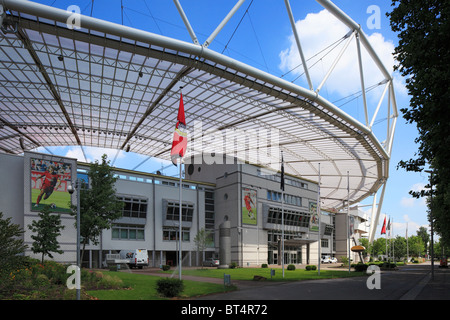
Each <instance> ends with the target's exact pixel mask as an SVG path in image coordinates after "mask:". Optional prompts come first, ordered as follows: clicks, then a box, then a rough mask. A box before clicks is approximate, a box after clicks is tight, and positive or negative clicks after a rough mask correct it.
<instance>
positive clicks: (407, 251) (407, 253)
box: [406, 222, 409, 263]
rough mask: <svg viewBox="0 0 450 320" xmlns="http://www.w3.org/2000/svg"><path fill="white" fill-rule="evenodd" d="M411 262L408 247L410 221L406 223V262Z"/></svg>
mask: <svg viewBox="0 0 450 320" xmlns="http://www.w3.org/2000/svg"><path fill="white" fill-rule="evenodd" d="M408 262H409V247H408V222H407V223H406V263H408Z"/></svg>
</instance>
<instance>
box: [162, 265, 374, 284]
mask: <svg viewBox="0 0 450 320" xmlns="http://www.w3.org/2000/svg"><path fill="white" fill-rule="evenodd" d="M274 270H275V275H274V276H273V277H272V279H271V277H270V269H269V268H236V269H216V268H207V269H184V270H183V274H185V275H192V276H202V277H211V278H223V275H224V274H229V275H230V277H231V282H233V280H253V276H255V275H256V276H263V277H265V278H267V281H299V280H313V279H333V278H347V277H360V276H365V275H367V274H366V273H365V272H354V271H352V272H350V273H349V272H348V269H347V270H320V276H319V275H318V272H317V270H315V271H313V270H310V271H307V270H304V269H296V270H285V271H284V278H283V271H282V270H281V269H274ZM161 272H163V271H161ZM165 272H166V273H170V272H172V271H170V270H169V271H165Z"/></svg>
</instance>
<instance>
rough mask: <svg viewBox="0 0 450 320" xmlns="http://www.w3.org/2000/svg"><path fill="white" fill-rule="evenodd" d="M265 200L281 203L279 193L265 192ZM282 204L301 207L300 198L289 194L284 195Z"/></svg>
mask: <svg viewBox="0 0 450 320" xmlns="http://www.w3.org/2000/svg"><path fill="white" fill-rule="evenodd" d="M267 200H271V201H277V202H281V192H277V191H272V190H267ZM284 203H286V204H291V205H294V206H298V207H301V206H302V198H301V197H298V196H293V195H290V194H286V193H285V194H284Z"/></svg>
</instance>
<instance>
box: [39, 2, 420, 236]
mask: <svg viewBox="0 0 450 320" xmlns="http://www.w3.org/2000/svg"><path fill="white" fill-rule="evenodd" d="M37 2H39V3H43V4H46V5H52V6H54V7H57V8H61V9H67V8H68V7H69V6H70V5H77V6H78V7H79V8H80V10H81V13H82V14H84V15H91V10H92V15H93V16H94V17H96V18H100V19H104V20H108V21H112V22H115V23H119V24H121V23H122V17H123V24H124V25H127V26H131V27H134V28H138V29H143V30H146V31H149V32H153V33H157V34H162V35H164V36H169V37H173V38H176V39H180V40H183V41H187V42H192V41H191V38H190V36H189V34H188V32H187V31H186V29H185V27H184V25H183V22H182V20H181V18H180V16H179V15H178V13H177V10H176V7H175V5H174V3H173V1H170V0H165V1H161V0H123V6H124V10H123V14H122V11H121V1H120V0H110V1H105V0H97V1H94V6H93V7H92V5H91V4H92V2H91V1H90V0H79V1H78V0H69V1H66V0H40V1H37ZM290 2H291V8H292V12H293V15H294V18H295V20H296V22H297V27H298V28H299V29H298V30H299V32H300V40H301V41H302V46H303V49H304V51H305V56H306V58H307V59H308V58H309V57H311V56H312V55H314V54H315V53H317V52H318V51H320V50H321V49H323V48H324V46H327V45H328V44H331V43H333V42H334V41H336V40H338V39H339V38H340V37H342V36H343V35H344V34H345V32H346V31H345V30H348V29H346V27H343V25H342V24H340V25H338V24H336V22H335V21H334V20H333V18H332V17H331V16H330V15H329V14H328V13H327V12H325V11H323V10H324V9H323V7H322V6H320V5H319V4H318V3H317V2H316V1H313V0H308V1H306V0H305V1H290ZM180 3H181V5H182V6H183V9H184V11H185V13H186V15H187V17H188V19H189V21H190V24H191V25H192V27H193V29H194V31H195V33H196V35H197V37H198V39H199V42H200V43H203V42H204V41H205V40H206V39H207V37H208V36H209V35H210V34H211V33H212V31H213V30H214V29H215V28H216V26H217V25H218V24H219V22H220V21H221V20H222V19H223V17H224V16H225V15H226V14H227V13H228V11H229V10H230V9H231V8H232V7H233V6H234V4H235V3H236V1H235V0H214V1H210V0H180ZM334 3H335V4H336V5H337V6H338V7H340V8H341V9H342V10H343V11H344V12H345V13H346V14H347V15H349V16H350V17H351V18H352V19H353V20H355V21H356V22H357V23H359V24H360V25H361V27H362V30H363V31H364V32H365V33H366V35H367V36H368V37H369V39H370V41H371V43H372V45H373V47H374V49H375V51H376V52H377V53H378V55H379V56H380V58H381V59H382V61H383V62H384V63H385V64H386V66H387V67H388V69H389V71H392V66H393V64H394V63H395V62H394V60H393V59H392V55H391V53H392V51H393V49H394V47H395V46H396V45H397V43H398V38H397V35H396V34H395V33H393V32H392V31H391V29H390V25H389V20H388V18H387V17H386V15H385V13H386V12H388V11H391V10H392V8H391V0H383V1H376V0H371V1H367V0H363V1H349V0H335V1H334ZM247 8H249V10H248V13H247V14H246V15H245V16H244V17H243V15H244V13H245V11H246V9H247ZM373 8H374V9H375V10H377V9H379V10H380V14H379V15H378V12H377V11H373ZM374 19H375V20H374ZM374 22H378V23H379V24H375V25H374V24H373V23H374ZM316 33H317V34H316ZM210 49H212V50H215V51H217V52H223V53H224V54H225V55H228V56H230V57H232V58H234V59H237V60H239V61H242V62H244V63H247V64H249V65H252V66H254V67H257V68H259V69H261V70H263V71H266V72H269V73H272V74H274V75H277V76H280V77H283V78H285V79H287V80H289V81H294V82H295V83H296V84H298V85H301V86H303V87H307V82H306V80H305V77H304V76H300V73H299V71H302V69H301V68H297V69H294V70H292V69H293V67H294V66H295V65H297V64H298V63H299V56H298V52H296V51H295V44H293V38H292V29H291V25H290V23H289V19H288V15H287V12H286V8H285V6H284V1H281V0H279V1H274V0H254V1H251V0H247V1H245V2H244V3H243V5H242V6H241V8H240V9H239V10H238V11H237V13H236V14H235V16H234V17H233V18H232V19H231V20H230V21H229V22H228V24H227V25H226V26H225V28H224V29H223V30H222V31H221V32H220V33H219V35H218V36H217V38H216V39H214V41H213V42H212V44H211V45H210ZM349 50H350V47H349ZM333 54H334V53H333ZM332 57H333V55H332V54H330V56H327V57H324V58H323V59H322V60H319V61H316V64H315V66H314V68H313V67H311V70H310V72H311V74H312V78H313V82H314V84H315V86H316V87H317V85H318V81H320V79H321V77H323V75H324V73H325V72H326V70H327V68H326V67H327V64H329V63H330V59H331V58H332ZM344 57H345V58H343V60H342V61H343V62H342V65H341V69H339V67H337V68H336V70H335V72H334V73H333V74H332V77H330V79H329V81H327V84H326V85H325V86H324V87H323V89H322V90H321V94H322V95H323V96H324V97H325V98H327V99H329V100H330V101H332V102H333V101H337V100H339V99H342V98H343V97H347V96H349V95H350V94H352V93H355V92H357V91H358V90H359V89H360V87H359V86H358V85H359V78H355V75H356V74H355V73H351V72H348V67H346V63H347V65H350V64H352V65H355V63H354V61H355V60H354V59H355V56H352V55H350V54H349V55H344ZM365 58H366V57H365V56H364V55H363V60H364V61H367V60H368V59H365ZM309 64H313V59H311V61H310V62H309V63H308V65H309ZM366 67H367V69H365V70H367V71H365V81H366V87H368V86H370V85H372V84H375V83H377V81H379V80H381V78H380V75H379V74H377V71H376V70H375V69H374V68H373V65H372V66H370V64H368V65H367V66H365V68H366ZM393 75H394V79H395V81H394V85H395V89H396V99H397V106H398V108H399V109H400V108H402V107H406V106H407V105H408V104H409V96H408V95H407V91H406V89H405V87H404V79H402V78H401V76H400V75H398V74H395V73H394V74H393ZM355 79H356V80H357V81H356V80H355ZM381 89H382V88H381V87H380V88H376V89H374V90H373V91H372V92H371V93H370V94H368V101H371V102H372V104H373V102H374V101H377V100H375V99H376V94H377V93H378V95H379V93H380V90H381ZM372 94H373V96H372ZM343 101H345V100H341V102H336V105H338V106H339V105H340V104H342V103H343ZM341 108H342V109H343V110H344V111H345V112H347V113H348V114H350V115H351V116H353V117H354V118H356V119H357V120H359V121H360V122H362V123H364V111H363V102H362V99H361V98H358V99H355V100H353V101H352V102H349V103H347V104H344V105H342V106H341ZM380 112H381V111H380ZM399 112H400V111H399ZM374 130H376V134H377V137H378V136H379V137H380V140H382V139H383V136H384V135H385V133H384V132H385V131H386V129H385V122H383V121H382V122H380V124H377V125H376V126H374ZM416 137H417V130H416V128H415V125H410V124H406V122H405V120H404V119H403V118H402V117H401V114H400V116H399V118H398V121H397V128H396V135H395V138H394V146H393V151H392V159H391V164H390V178H389V181H388V184H387V188H386V194H385V198H384V204H383V209H382V215H381V217H380V222H379V225H378V228H377V232H376V235H375V237H380V229H381V224H382V222H383V218H384V215H387V216H388V217H390V218H391V219H393V221H394V233H395V234H399V235H401V236H405V229H406V223H408V234H409V235H411V234H415V232H416V230H417V229H418V228H419V227H420V226H426V227H427V226H428V220H427V214H426V205H425V201H424V200H423V199H413V198H412V197H411V196H410V195H409V194H408V192H409V190H411V189H415V190H417V189H420V188H423V187H424V185H425V184H426V183H427V180H428V175H427V174H425V173H423V174H419V173H407V172H405V171H404V170H402V169H398V170H397V164H398V162H399V161H400V160H407V159H409V158H411V157H414V153H415V152H416V150H417V146H416V144H415V143H414V139H415V138H416ZM49 149H50V150H51V151H52V152H53V153H55V154H58V155H63V156H69V157H75V158H78V159H79V160H80V161H84V157H83V155H82V152H81V150H80V149H79V148H78V147H74V146H69V147H54V148H49ZM38 151H41V152H47V151H46V150H45V149H43V148H40V149H39V150H38ZM84 151H85V154H86V156H87V158H88V160H89V161H93V160H95V159H100V157H101V155H102V154H103V153H107V154H108V158H109V159H111V160H114V165H115V166H117V167H122V168H127V169H134V168H136V166H138V165H139V164H141V163H142V162H143V161H144V163H142V164H141V165H139V166H138V167H137V168H136V170H139V171H146V172H155V171H156V170H161V168H165V167H166V168H165V169H164V170H162V171H163V173H164V174H167V175H176V174H177V170H176V169H175V168H174V167H172V166H170V164H169V162H167V161H163V160H158V159H148V157H146V156H142V155H137V154H133V153H125V152H119V153H118V152H117V151H116V150H105V149H94V148H88V147H87V148H85V150H84ZM167 166H169V167H167ZM369 203H371V198H370V199H368V201H365V202H363V204H369ZM364 209H365V210H367V209H368V208H364Z"/></svg>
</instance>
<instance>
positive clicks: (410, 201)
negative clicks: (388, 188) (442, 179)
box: [400, 182, 427, 208]
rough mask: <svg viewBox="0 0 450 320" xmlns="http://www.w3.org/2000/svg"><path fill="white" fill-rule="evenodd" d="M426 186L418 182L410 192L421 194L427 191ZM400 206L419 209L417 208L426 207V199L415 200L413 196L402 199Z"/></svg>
mask: <svg viewBox="0 0 450 320" xmlns="http://www.w3.org/2000/svg"><path fill="white" fill-rule="evenodd" d="M425 189H426V188H425V184H423V183H421V182H418V183H415V184H413V185H412V186H411V187H410V188H409V190H412V191H415V192H420V191H422V190H425ZM400 204H401V206H402V207H405V208H412V207H417V206H426V204H427V203H426V198H424V197H422V198H419V199H417V198H414V197H413V196H411V195H409V196H407V197H402V198H401V200H400Z"/></svg>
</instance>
